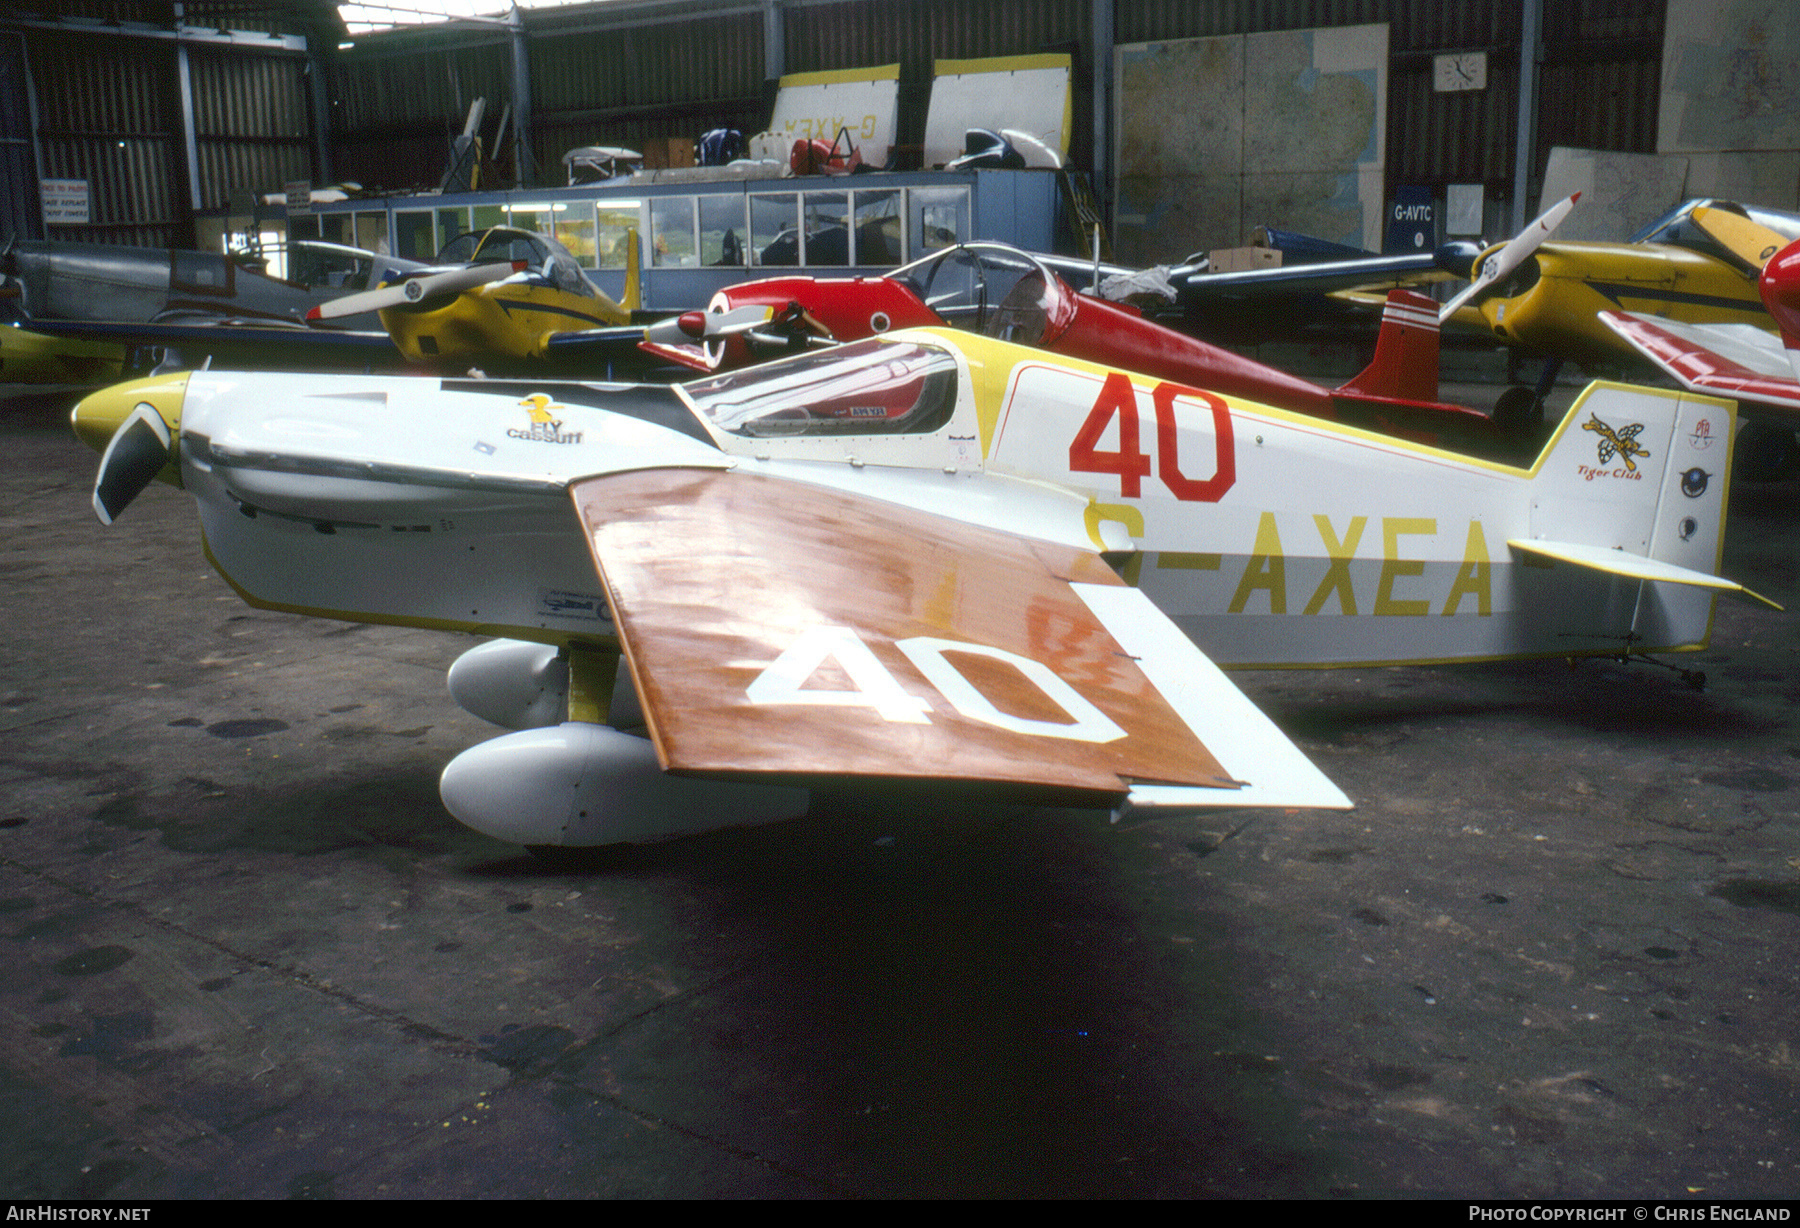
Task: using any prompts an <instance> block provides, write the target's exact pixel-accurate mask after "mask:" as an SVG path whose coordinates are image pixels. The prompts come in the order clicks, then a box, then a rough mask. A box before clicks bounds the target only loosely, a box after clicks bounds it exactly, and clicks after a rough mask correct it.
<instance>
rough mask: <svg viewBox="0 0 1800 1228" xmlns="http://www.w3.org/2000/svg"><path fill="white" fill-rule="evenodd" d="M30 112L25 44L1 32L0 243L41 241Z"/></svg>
mask: <svg viewBox="0 0 1800 1228" xmlns="http://www.w3.org/2000/svg"><path fill="white" fill-rule="evenodd" d="M31 114H32V109H31V79H30V72H29V70H28V69H27V67H26V62H25V40H24V39H22V38H20V37H19V36H18V35H17V34H5V33H0V243H4V242H6V241H7V239H9V238H16V239H41V238H43V237H44V215H43V211H42V207H41V202H40V200H39V196H38V183H37V178H38V171H37V152H36V146H35V144H34V141H33V137H34V131H33V125H32V122H31Z"/></svg>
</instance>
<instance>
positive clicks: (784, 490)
mask: <svg viewBox="0 0 1800 1228" xmlns="http://www.w3.org/2000/svg"><path fill="white" fill-rule="evenodd" d="M572 497H573V499H574V502H575V506H576V508H577V509H578V511H579V513H580V516H581V519H582V522H583V525H584V528H585V529H586V532H587V537H588V542H589V545H590V547H591V549H592V551H593V554H594V559H595V562H596V564H597V566H598V569H599V571H600V574H601V578H602V580H603V582H604V584H605V586H606V590H607V594H608V598H609V600H610V601H611V602H612V606H613V613H614V618H615V622H616V625H617V627H618V630H619V636H620V640H621V642H622V644H623V646H624V650H625V654H626V657H627V660H628V662H629V664H630V667H631V673H632V678H633V680H634V681H635V683H636V684H637V687H638V692H639V695H640V697H641V698H642V700H643V705H644V711H645V713H646V717H647V722H648V725H649V728H650V732H651V735H652V738H653V740H654V742H655V744H656V749H657V753H658V755H659V756H660V758H661V760H662V763H663V766H664V767H665V768H667V769H669V770H671V771H675V772H681V773H691V774H700V775H712V776H774V777H780V778H786V779H794V780H799V779H808V778H823V777H855V776H861V777H875V778H887V779H931V780H955V781H973V782H983V783H987V784H994V785H1004V786H1017V787H1021V788H1024V789H1026V790H1028V791H1032V792H1035V793H1037V794H1040V795H1050V796H1054V797H1056V798H1059V799H1066V800H1069V801H1079V802H1083V803H1089V804H1091V803H1097V802H1106V803H1109V804H1115V803H1119V802H1122V801H1125V800H1127V798H1128V797H1129V798H1130V800H1133V801H1134V802H1140V803H1141V804H1158V805H1227V806H1239V805H1282V806H1340V807H1341V806H1347V805H1348V802H1347V801H1346V800H1345V799H1344V797H1343V795H1342V793H1340V792H1338V791H1337V789H1336V788H1335V787H1333V786H1332V785H1331V784H1330V783H1329V782H1328V781H1326V780H1325V779H1324V778H1323V776H1321V775H1320V774H1319V773H1318V772H1317V770H1316V769H1314V768H1313V767H1312V766H1311V765H1310V764H1309V763H1307V761H1306V760H1305V758H1304V756H1302V755H1301V754H1300V753H1299V751H1298V750H1297V749H1295V748H1294V747H1293V746H1292V744H1291V743H1289V742H1287V740H1286V739H1285V738H1283V737H1282V736H1281V735H1280V734H1279V733H1278V732H1277V731H1275V730H1274V727H1273V726H1272V725H1270V724H1269V722H1268V721H1267V719H1266V718H1264V717H1263V716H1262V715H1261V713H1259V712H1257V711H1256V709H1255V708H1254V707H1253V706H1252V705H1251V704H1250V703H1249V702H1248V701H1247V700H1245V699H1244V698H1243V696H1242V695H1241V694H1239V693H1238V692H1237V691H1236V689H1235V688H1233V687H1231V685H1230V684H1229V683H1228V682H1225V681H1224V678H1223V675H1221V674H1219V673H1218V671H1217V670H1216V668H1215V667H1213V666H1212V665H1211V663H1210V662H1207V661H1206V660H1205V658H1204V657H1203V656H1202V655H1201V654H1200V653H1199V652H1198V650H1197V649H1195V648H1194V647H1193V645H1192V644H1191V643H1189V642H1188V641H1187V640H1186V638H1185V637H1183V636H1182V635H1181V634H1180V632H1179V631H1178V630H1177V629H1176V628H1175V627H1174V625H1173V624H1172V623H1170V622H1169V621H1168V620H1167V619H1166V618H1165V617H1164V616H1163V615H1162V614H1161V613H1160V612H1158V611H1157V610H1156V609H1155V607H1154V606H1152V605H1151V604H1150V603H1149V601H1148V599H1146V598H1144V597H1143V595H1142V594H1141V593H1139V592H1138V591H1137V590H1135V589H1130V588H1127V587H1125V586H1124V585H1123V584H1122V582H1121V581H1120V580H1119V579H1118V578H1117V577H1116V576H1115V575H1114V574H1113V572H1112V571H1111V569H1110V568H1108V567H1107V566H1106V565H1105V563H1104V562H1103V561H1102V560H1101V559H1100V558H1099V556H1098V555H1096V554H1094V553H1092V552H1091V551H1085V550H1076V549H1070V548H1067V547H1061V546H1055V545H1050V544H1046V543H1042V542H1034V541H1028V540H1025V539H1022V538H1019V537H1015V536H1012V535H1009V534H1006V533H1003V532H998V531H995V530H991V529H985V528H979V527H975V526H971V525H969V524H966V523H964V522H961V521H958V520H955V519H953V518H950V517H946V516H938V515H932V514H929V513H925V512H920V511H917V510H913V509H909V508H904V507H900V506H897V505H894V504H891V503H887V502H883V501H878V500H874V499H868V498H863V497H859V496H856V495H852V494H846V493H842V492H839V491H833V490H827V489H823V488H819V487H814V486H809V485H804V484H801V483H797V482H792V481H785V480H781V479H777V478H773V477H765V476H760V475H751V474H742V473H734V472H717V471H701V470H694V469H658V470H642V471H637V472H632V473H623V474H616V475H608V476H603V477H596V478H590V479H585V480H583V481H580V482H577V483H575V484H574V485H573V487H572ZM1122 641H1129V642H1130V646H1129V647H1127V646H1126V644H1125V643H1124V642H1122ZM1221 739H1223V742H1221ZM1224 743H1230V745H1224ZM1234 755H1235V757H1234Z"/></svg>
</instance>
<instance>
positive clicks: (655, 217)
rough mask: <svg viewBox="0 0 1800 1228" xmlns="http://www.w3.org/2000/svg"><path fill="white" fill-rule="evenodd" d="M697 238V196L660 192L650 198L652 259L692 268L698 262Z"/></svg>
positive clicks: (654, 263)
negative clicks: (695, 216) (662, 193)
mask: <svg viewBox="0 0 1800 1228" xmlns="http://www.w3.org/2000/svg"><path fill="white" fill-rule="evenodd" d="M697 253H698V247H697V245H696V244H695V242H694V198H693V197H692V196H658V197H655V198H653V199H652V200H651V201H650V263H651V264H653V265H657V266H659V267H666V268H692V267H694V265H696V264H697V263H698V262H699V256H698V254H697Z"/></svg>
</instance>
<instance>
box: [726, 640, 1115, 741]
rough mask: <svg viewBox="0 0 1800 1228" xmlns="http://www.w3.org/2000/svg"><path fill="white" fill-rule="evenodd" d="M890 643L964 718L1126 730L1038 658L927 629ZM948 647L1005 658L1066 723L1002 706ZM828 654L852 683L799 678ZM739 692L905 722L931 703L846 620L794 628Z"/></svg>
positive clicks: (1087, 736)
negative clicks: (841, 687)
mask: <svg viewBox="0 0 1800 1228" xmlns="http://www.w3.org/2000/svg"><path fill="white" fill-rule="evenodd" d="M894 646H895V647H896V648H898V649H899V650H900V651H901V652H903V653H905V654H906V659H907V660H909V661H911V662H912V663H913V665H914V666H915V667H916V668H917V669H918V671H919V672H920V673H921V674H923V675H924V676H925V679H926V681H927V682H929V683H930V684H931V685H932V686H933V687H934V688H935V689H936V690H937V692H938V695H939V697H940V698H941V699H942V700H943V701H944V702H945V703H946V704H947V705H948V706H949V707H950V708H951V709H952V710H954V711H955V712H957V713H958V714H959V715H961V716H963V717H965V718H967V719H968V720H972V721H980V722H982V723H983V724H985V725H993V726H995V727H997V728H1000V729H1009V730H1011V731H1012V732H1014V733H1022V734H1027V735H1029V736H1031V737H1042V738H1068V739H1070V740H1072V741H1076V742H1111V741H1115V740H1116V739H1118V738H1122V737H1124V736H1125V731H1124V730H1123V729H1121V728H1119V726H1118V725H1117V724H1115V723H1114V722H1113V720H1112V718H1111V717H1109V716H1107V715H1106V713H1104V712H1102V711H1100V709H1098V708H1096V707H1095V706H1094V705H1093V704H1091V703H1089V702H1088V701H1087V700H1086V699H1084V698H1082V696H1081V695H1080V694H1079V693H1078V692H1077V691H1076V690H1075V688H1074V687H1072V686H1070V685H1069V684H1068V683H1067V682H1064V681H1063V680H1062V679H1061V678H1059V677H1057V676H1056V674H1055V673H1054V672H1053V671H1052V670H1051V669H1050V667H1049V666H1047V665H1045V664H1044V663H1043V662H1041V661H1034V660H1032V659H1031V658H1030V657H1023V656H1020V655H1019V654H1018V653H1016V652H1008V651H1007V650H1006V649H1004V648H990V647H988V646H987V645H985V644H968V643H964V642H962V641H960V640H944V639H938V638H936V637H934V636H927V635H919V636H913V637H912V638H910V639H904V640H896V641H895V642H894ZM952 652H955V653H964V654H967V655H969V656H977V657H987V658H989V659H991V660H994V661H1000V662H1004V663H1005V664H1007V665H1010V666H1012V667H1013V668H1014V669H1016V670H1018V671H1019V673H1020V674H1021V675H1023V676H1024V677H1025V678H1027V679H1029V680H1030V681H1031V683H1032V685H1033V686H1035V687H1037V689H1038V690H1039V691H1040V692H1042V693H1043V695H1044V697H1045V698H1046V699H1048V700H1050V702H1052V703H1054V704H1055V705H1056V706H1057V707H1059V708H1061V709H1062V710H1063V712H1065V713H1066V714H1067V715H1068V717H1069V723H1068V724H1062V723H1060V722H1057V721H1040V720H1031V719H1029V718H1027V717H1022V716H1013V715H1011V714H1010V713H1006V712H1002V711H1001V710H1000V709H999V708H997V707H995V706H994V703H993V701H991V700H990V699H988V697H987V696H985V695H983V694H982V693H981V692H980V691H979V690H978V689H977V688H976V686H975V684H974V683H972V682H970V681H969V679H968V678H966V677H965V676H964V675H963V673H962V671H961V670H959V669H957V668H956V665H955V664H954V663H953V662H952V661H951V660H950V659H949V657H947V656H946V655H945V654H946V653H952ZM827 660H832V661H835V662H836V663H837V665H838V667H839V668H840V669H842V670H843V671H844V673H845V674H846V675H847V676H848V677H849V679H850V681H851V683H852V684H853V685H854V687H855V689H854V690H848V691H834V690H820V689H817V688H807V687H806V686H804V683H805V682H806V680H807V679H809V678H811V677H812V676H813V674H814V673H815V672H816V671H817V670H818V668H819V666H821V665H823V664H824V663H825V662H826V661H827ZM745 693H746V694H748V695H749V697H750V702H751V703H753V704H809V705H816V706H824V707H835V708H873V709H875V711H876V712H877V713H879V714H880V716H881V718H882V719H883V720H887V721H894V722H899V723H903V724H909V725H928V724H930V723H931V717H930V716H929V715H928V714H929V713H930V712H931V710H932V704H931V701H930V700H927V699H923V698H921V697H919V696H917V695H914V694H912V693H911V692H909V691H908V690H907V689H906V688H905V687H903V686H901V685H900V680H899V679H898V678H896V677H894V675H893V674H892V673H891V672H889V670H888V668H887V666H885V665H883V664H882V663H881V661H880V659H879V658H877V657H876V655H875V654H874V653H873V652H872V651H870V649H869V646H868V645H867V644H865V643H863V640H862V637H861V636H859V635H858V634H857V633H856V632H855V631H854V630H852V629H851V628H849V627H814V628H812V629H810V630H808V631H803V632H801V634H800V637H799V638H798V639H796V640H795V641H794V642H793V644H792V645H790V646H789V647H788V649H787V650H786V651H785V652H783V653H782V654H781V656H779V657H777V658H776V659H775V661H774V662H773V663H772V664H771V665H769V666H768V668H766V669H764V670H763V671H762V673H760V674H758V675H757V676H756V680H755V681H754V682H752V683H751V684H750V685H749V686H748V687H747V688H745Z"/></svg>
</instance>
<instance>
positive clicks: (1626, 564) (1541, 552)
mask: <svg viewBox="0 0 1800 1228" xmlns="http://www.w3.org/2000/svg"><path fill="white" fill-rule="evenodd" d="M1506 544H1507V545H1508V546H1509V547H1511V548H1512V549H1513V550H1516V551H1517V552H1518V553H1520V554H1528V555H1534V556H1536V557H1538V558H1544V559H1552V560H1554V561H1556V562H1558V563H1569V564H1571V565H1573V566H1575V567H1586V568H1588V569H1589V570H1591V571H1600V572H1605V573H1606V574H1607V575H1609V576H1623V577H1625V578H1626V579H1628V580H1656V581H1660V582H1663V583H1667V584H1691V585H1693V586H1694V587H1696V588H1710V589H1715V590H1717V591H1719V592H1722V593H1734V594H1736V595H1738V596H1740V597H1748V598H1750V599H1751V600H1753V601H1760V602H1762V603H1763V604H1764V605H1766V606H1770V607H1772V608H1774V609H1777V610H1779V609H1781V608H1782V607H1781V606H1780V604H1779V603H1777V602H1773V601H1770V600H1769V599H1768V598H1767V597H1764V596H1763V595H1762V594H1761V593H1757V592H1753V591H1752V590H1750V589H1747V588H1745V587H1744V586H1743V585H1741V584H1739V583H1737V582H1736V581H1735V580H1727V579H1726V578H1725V577H1724V576H1711V575H1707V574H1706V573H1705V572H1703V571H1694V570H1692V569H1691V568H1687V567H1677V566H1675V565H1674V564H1673V563H1664V562H1660V561H1658V560H1656V559H1649V558H1645V557H1644V556H1643V555H1641V554H1629V553H1627V552H1626V551H1624V550H1608V549H1607V548H1606V547H1604V546H1578V545H1575V544H1573V543H1571V542H1547V541H1534V540H1522V539H1512V540H1509V541H1508V542H1507V543H1506Z"/></svg>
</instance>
